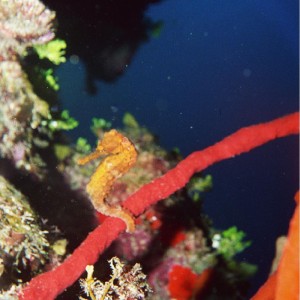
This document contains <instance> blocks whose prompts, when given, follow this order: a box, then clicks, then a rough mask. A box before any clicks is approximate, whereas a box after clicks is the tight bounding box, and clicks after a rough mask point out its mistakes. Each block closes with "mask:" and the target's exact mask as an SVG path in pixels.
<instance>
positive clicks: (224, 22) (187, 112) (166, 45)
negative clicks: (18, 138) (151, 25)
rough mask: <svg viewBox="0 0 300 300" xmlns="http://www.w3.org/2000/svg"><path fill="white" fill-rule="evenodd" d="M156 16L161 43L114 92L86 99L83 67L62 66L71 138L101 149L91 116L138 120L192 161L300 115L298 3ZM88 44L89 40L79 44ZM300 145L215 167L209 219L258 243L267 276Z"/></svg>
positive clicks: (239, 4)
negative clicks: (241, 133) (72, 121)
mask: <svg viewBox="0 0 300 300" xmlns="http://www.w3.org/2000/svg"><path fill="white" fill-rule="evenodd" d="M148 15H149V16H150V17H151V18H152V19H153V20H155V21H158V20H162V21H163V22H164V27H163V30H162V33H161V35H160V36H159V38H153V39H151V40H150V42H148V43H146V44H144V45H143V46H142V47H141V48H140V49H139V50H138V52H137V54H136V56H135V57H134V60H133V62H132V63H131V64H130V65H129V66H128V68H127V70H126V73H125V74H124V76H123V77H121V78H120V79H119V80H118V81H117V82H115V83H114V84H105V83H102V82H98V83H97V87H98V89H99V92H98V94H97V95H95V96H89V95H87V94H86V92H85V87H84V85H85V80H84V77H85V70H84V67H83V65H82V64H81V63H79V64H77V65H72V64H70V63H67V64H65V65H63V66H62V67H60V69H59V70H58V75H59V77H60V85H61V90H60V97H61V100H62V103H63V107H64V108H67V109H68V110H69V111H70V113H71V115H72V116H74V117H75V118H76V119H78V120H79V121H80V126H79V128H77V129H76V130H74V131H73V132H72V133H70V135H71V136H72V137H73V138H74V139H75V138H76V137H78V136H84V137H88V138H89V139H90V140H93V137H92V134H91V133H90V130H89V127H90V124H91V118H92V117H102V118H106V119H108V120H112V121H113V125H114V126H121V120H122V116H123V114H124V112H126V111H129V112H131V113H132V114H133V115H134V116H136V118H137V120H138V121H139V123H140V124H141V125H144V126H146V127H147V128H149V129H150V130H151V131H153V132H154V133H156V134H157V135H158V136H159V138H160V143H161V145H162V146H164V147H166V148H167V149H172V148H173V147H179V149H180V150H181V152H182V154H183V155H184V156H186V155H187V154H189V153H191V152H192V151H195V150H200V149H203V148H205V147H207V146H209V145H211V144H213V143H215V142H217V141H219V140H220V139H222V138H223V137H225V136H226V135H228V134H230V133H232V132H234V131H236V130H237V129H239V128H241V127H243V126H247V125H251V124H255V123H258V122H263V121H268V120H271V119H273V118H276V117H279V116H282V115H285V114H288V113H291V112H294V111H296V110H298V37H299V32H298V1H292V0H289V1H288V0H285V1H279V0H268V1H259V0H253V1H212V0H204V1H200V0H189V1H187V0H168V1H165V2H163V3H161V4H159V5H155V6H152V7H151V8H150V9H149V11H148ZM79 39H80V37H79ZM298 165H299V164H298V139H297V137H288V138H285V139H281V140H278V141H275V142H272V143H270V144H268V145H265V146H263V147H261V148H259V149H256V150H254V151H252V152H251V153H249V154H244V155H242V156H240V157H237V158H235V159H232V160H228V161H224V162H222V163H219V164H217V165H216V166H213V167H211V168H209V169H208V170H207V171H206V173H209V174H212V175H213V181H214V188H213V191H212V192H210V193H209V194H207V196H206V198H205V206H204V208H205V212H206V213H207V214H208V215H209V216H210V217H211V218H212V219H213V221H214V225H215V226H216V227H217V228H221V229H225V228H228V227H229V226H232V225H236V226H238V228H239V229H241V230H244V231H245V232H247V237H248V239H250V240H252V241H253V245H252V246H251V248H250V249H248V250H247V251H245V252H244V253H243V254H242V255H240V257H239V258H240V259H241V260H245V261H248V262H251V263H254V264H257V265H258V266H259V272H258V274H257V275H256V277H255V278H254V279H253V286H252V290H251V292H250V293H253V292H254V291H255V290H257V288H258V287H259V286H260V285H261V284H262V283H263V282H264V281H265V279H266V278H267V276H268V272H269V269H270V264H271V261H272V259H273V256H274V247H275V246H274V245H275V240H276V238H277V237H278V236H279V235H282V234H286V232H287V228H288V222H289V219H290V217H291V215H292V213H293V208H294V203H293V196H294V194H295V192H296V190H297V188H298Z"/></svg>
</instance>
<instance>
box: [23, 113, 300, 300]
mask: <svg viewBox="0 0 300 300" xmlns="http://www.w3.org/2000/svg"><path fill="white" fill-rule="evenodd" d="M298 132H299V113H293V114H291V115H288V116H285V117H282V118H279V119H276V120H274V121H271V122H268V123H263V124H259V125H253V126H249V127H245V128H243V129H240V130H238V131H237V132H236V133H234V134H232V135H230V136H228V137H226V138H225V139H223V140H222V141H220V142H218V143H216V144H215V145H213V146H211V147H208V148H206V149H204V150H202V151H197V152H194V153H192V154H191V155H189V156H188V157H187V158H186V159H184V160H183V161H181V162H180V163H179V164H178V165H177V166H176V167H175V168H174V169H172V170H170V171H169V172H167V173H166V174H165V175H163V176H162V177H160V178H157V179H156V180H154V181H152V182H151V183H149V184H146V185H145V186H143V187H142V188H141V189H139V190H138V191H137V192H136V193H134V194H133V195H131V196H130V197H129V198H128V199H127V200H126V201H125V202H124V205H123V206H124V207H125V208H126V209H128V210H129V211H131V212H132V213H133V214H134V215H136V216H137V215H139V214H141V213H142V212H143V211H144V210H145V209H146V208H147V207H149V206H150V205H153V204H154V203H156V202H158V201H159V200H162V199H164V198H166V197H168V196H169V195H171V194H173V193H174V192H175V191H177V190H179V189H180V188H182V187H184V186H185V185H186V183H187V182H188V181H189V179H190V178H191V176H192V175H193V174H194V173H195V172H199V171H202V170H204V169H205V168H207V167H208V166H210V165H212V164H214V163H216V162H218V161H221V160H223V159H227V158H232V157H234V156H236V155H238V154H241V153H243V152H247V151H249V150H251V149H253V148H255V147H258V146H260V145H262V144H264V143H267V142H269V141H271V140H274V139H276V138H279V137H284V136H287V135H291V134H296V133H298ZM125 227H126V226H125V223H124V222H123V221H122V220H120V219H117V218H111V217H108V218H106V219H105V221H104V222H103V223H102V224H101V225H100V226H98V227H97V228H96V229H95V230H94V231H93V232H91V233H90V234H89V235H88V237H87V238H86V239H85V240H84V241H83V243H82V244H81V245H80V246H79V247H78V248H77V249H76V250H75V251H74V253H73V254H72V255H70V256H69V257H68V258H67V259H66V260H65V261H64V262H63V263H62V264H61V265H60V266H58V267H57V268H56V269H54V270H52V271H49V272H46V273H44V274H41V275H38V276H37V277H35V278H33V279H32V280H31V281H30V283H29V284H28V285H27V286H26V287H25V288H24V289H23V292H22V294H21V295H20V299H23V300H32V299H36V300H38V299H43V300H47V299H49V300H51V299H55V297H56V296H57V295H59V294H60V293H61V292H62V291H63V290H64V289H65V288H67V287H68V286H70V285H71V284H73V283H74V282H75V281H76V280H77V279H78V278H79V276H80V275H81V274H82V273H83V272H84V269H85V267H86V265H88V264H94V263H95V262H96V261H97V259H98V257H99V255H100V254H101V253H102V252H103V251H104V250H105V249H106V248H107V247H108V246H109V245H110V244H111V243H112V241H113V240H114V239H116V238H117V237H118V235H119V234H120V233H121V232H122V231H123V230H124V229H125Z"/></svg>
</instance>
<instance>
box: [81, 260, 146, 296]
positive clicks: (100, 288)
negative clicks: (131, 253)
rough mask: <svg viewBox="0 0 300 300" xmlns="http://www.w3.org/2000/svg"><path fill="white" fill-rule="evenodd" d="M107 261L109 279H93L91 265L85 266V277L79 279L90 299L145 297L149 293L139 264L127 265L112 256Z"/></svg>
mask: <svg viewBox="0 0 300 300" xmlns="http://www.w3.org/2000/svg"><path fill="white" fill-rule="evenodd" d="M108 262H109V264H110V268H111V270H112V275H111V278H110V280H109V281H107V282H105V283H102V282H101V281H100V280H97V279H94V278H93V270H94V267H93V266H87V267H86V271H87V278H86V279H81V280H80V285H81V287H82V288H83V290H84V291H85V293H86V294H87V295H88V296H90V298H91V299H92V300H96V299H100V300H113V299H120V300H126V299H145V298H146V297H147V295H148V294H149V293H151V288H150V287H149V285H148V283H147V282H146V275H145V274H144V273H143V272H142V269H141V266H140V264H135V265H134V266H133V267H129V266H126V265H125V264H124V263H122V262H121V261H120V259H119V258H118V257H113V258H111V259H110V260H109V261H108ZM82 299H83V298H82Z"/></svg>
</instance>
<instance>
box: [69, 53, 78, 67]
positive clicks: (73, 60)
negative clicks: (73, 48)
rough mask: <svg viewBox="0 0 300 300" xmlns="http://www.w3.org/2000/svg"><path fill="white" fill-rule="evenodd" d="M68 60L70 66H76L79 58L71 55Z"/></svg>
mask: <svg viewBox="0 0 300 300" xmlns="http://www.w3.org/2000/svg"><path fill="white" fill-rule="evenodd" d="M69 60H70V63H71V64H72V65H77V64H78V63H79V56H78V55H75V54H73V55H71V56H70V59H69Z"/></svg>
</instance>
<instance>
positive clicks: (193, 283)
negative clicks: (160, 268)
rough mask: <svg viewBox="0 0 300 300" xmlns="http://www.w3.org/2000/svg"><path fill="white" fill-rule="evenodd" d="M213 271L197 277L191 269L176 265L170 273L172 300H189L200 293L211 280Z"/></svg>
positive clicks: (169, 289) (210, 270)
mask: <svg viewBox="0 0 300 300" xmlns="http://www.w3.org/2000/svg"><path fill="white" fill-rule="evenodd" d="M211 275H212V269H206V270H204V271H203V272H202V273H201V274H199V275H197V274H196V273H194V272H193V271H192V270H191V269H190V268H187V267H183V266H180V265H174V266H173V267H172V269H171V271H170V273H169V284H168V291H169V293H170V296H171V298H172V299H176V300H189V299H191V297H192V296H193V295H197V294H198V293H200V292H201V291H202V290H203V289H204V288H205V287H206V286H207V283H208V281H209V280H210V278H211Z"/></svg>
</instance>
